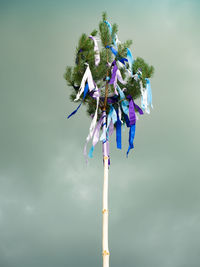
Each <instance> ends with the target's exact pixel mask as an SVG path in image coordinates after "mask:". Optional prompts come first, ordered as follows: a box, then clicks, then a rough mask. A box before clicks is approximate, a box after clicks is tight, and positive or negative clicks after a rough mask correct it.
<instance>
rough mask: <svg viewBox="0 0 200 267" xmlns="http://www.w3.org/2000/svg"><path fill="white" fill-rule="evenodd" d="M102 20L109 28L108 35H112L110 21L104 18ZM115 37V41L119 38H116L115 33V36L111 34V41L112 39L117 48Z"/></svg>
mask: <svg viewBox="0 0 200 267" xmlns="http://www.w3.org/2000/svg"><path fill="white" fill-rule="evenodd" d="M104 22H105V23H106V25H107V26H108V28H109V31H110V35H112V26H111V24H110V22H108V21H106V20H104ZM116 39H117V41H118V42H119V40H118V38H117V35H116V34H115V36H113V38H112V41H113V44H114V46H115V47H116V48H117V43H116Z"/></svg>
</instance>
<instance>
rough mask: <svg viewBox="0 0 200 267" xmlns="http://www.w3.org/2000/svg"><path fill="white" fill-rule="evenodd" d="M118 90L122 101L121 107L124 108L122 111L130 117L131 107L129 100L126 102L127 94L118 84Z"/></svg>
mask: <svg viewBox="0 0 200 267" xmlns="http://www.w3.org/2000/svg"><path fill="white" fill-rule="evenodd" d="M117 90H118V92H119V95H120V100H122V101H121V107H122V110H123V112H124V113H125V114H126V115H128V112H129V109H128V106H129V103H128V101H127V100H125V94H124V92H123V91H122V89H121V88H120V87H119V85H118V84H117Z"/></svg>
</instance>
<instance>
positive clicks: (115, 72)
mask: <svg viewBox="0 0 200 267" xmlns="http://www.w3.org/2000/svg"><path fill="white" fill-rule="evenodd" d="M112 65H113V70H112V77H111V79H110V82H109V84H113V85H114V88H115V94H116V95H118V92H117V90H116V88H117V80H119V81H120V83H122V84H126V82H125V81H124V80H123V79H122V76H121V73H120V70H119V69H118V67H117V63H116V60H114V61H113V64H112Z"/></svg>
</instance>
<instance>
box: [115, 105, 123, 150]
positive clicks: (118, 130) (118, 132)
mask: <svg viewBox="0 0 200 267" xmlns="http://www.w3.org/2000/svg"><path fill="white" fill-rule="evenodd" d="M116 112H117V122H116V142H117V148H118V149H121V148H122V137H121V133H122V127H121V126H122V125H121V121H120V119H119V114H118V110H117V111H116Z"/></svg>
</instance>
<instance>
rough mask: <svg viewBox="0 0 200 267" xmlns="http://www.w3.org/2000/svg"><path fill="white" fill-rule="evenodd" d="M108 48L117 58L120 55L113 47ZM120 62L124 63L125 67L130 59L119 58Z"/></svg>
mask: <svg viewBox="0 0 200 267" xmlns="http://www.w3.org/2000/svg"><path fill="white" fill-rule="evenodd" d="M106 48H110V50H111V52H112V53H113V54H114V55H115V56H117V55H118V52H117V50H115V49H114V48H113V47H112V46H109V45H107V46H106ZM118 60H119V61H120V62H121V63H123V64H124V65H125V62H128V59H126V58H124V57H122V58H119V59H118Z"/></svg>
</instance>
